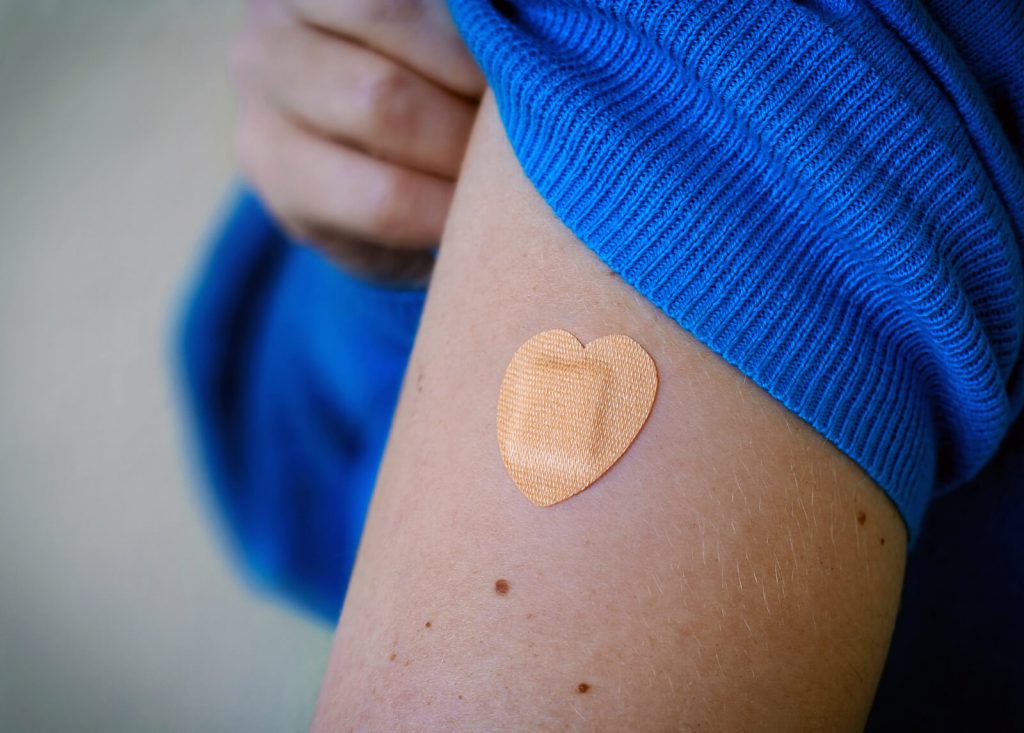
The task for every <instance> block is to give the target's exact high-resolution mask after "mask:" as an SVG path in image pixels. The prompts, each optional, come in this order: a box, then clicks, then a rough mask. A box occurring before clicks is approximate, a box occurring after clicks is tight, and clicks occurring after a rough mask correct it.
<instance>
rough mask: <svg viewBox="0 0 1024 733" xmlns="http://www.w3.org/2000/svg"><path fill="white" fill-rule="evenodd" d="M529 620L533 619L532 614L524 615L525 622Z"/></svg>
mask: <svg viewBox="0 0 1024 733" xmlns="http://www.w3.org/2000/svg"><path fill="white" fill-rule="evenodd" d="M531 618H533V614H532V613H528V614H526V620H527V621H529V620H530V619H531Z"/></svg>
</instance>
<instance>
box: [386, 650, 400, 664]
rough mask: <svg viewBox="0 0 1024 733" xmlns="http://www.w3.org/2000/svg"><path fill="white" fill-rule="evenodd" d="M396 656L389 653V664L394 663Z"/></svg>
mask: <svg viewBox="0 0 1024 733" xmlns="http://www.w3.org/2000/svg"><path fill="white" fill-rule="evenodd" d="M397 656H398V655H397V654H395V653H394V652H391V656H390V657H388V661H389V662H393V661H395V657H397Z"/></svg>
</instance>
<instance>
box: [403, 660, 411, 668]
mask: <svg viewBox="0 0 1024 733" xmlns="http://www.w3.org/2000/svg"><path fill="white" fill-rule="evenodd" d="M402 666H403V667H408V666H409V660H408V659H406V660H405V664H403V665H402Z"/></svg>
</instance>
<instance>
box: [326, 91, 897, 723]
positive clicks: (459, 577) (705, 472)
mask: <svg viewBox="0 0 1024 733" xmlns="http://www.w3.org/2000/svg"><path fill="white" fill-rule="evenodd" d="M548 328H565V329H567V330H569V331H571V332H573V333H574V334H576V335H577V336H579V337H580V338H581V339H582V340H583V341H584V342H589V341H590V340H592V339H594V338H597V337H599V336H603V335H606V334H611V333H624V334H627V335H629V336H631V337H632V338H634V339H635V340H637V341H638V342H640V343H641V344H642V345H643V346H644V347H645V348H646V349H647V351H648V352H649V353H650V354H651V355H652V356H653V357H654V360H655V362H656V363H657V366H658V371H659V375H660V384H661V386H660V390H659V394H658V397H657V400H656V401H655V405H654V409H653V412H652V414H651V417H650V419H649V421H648V423H647V425H646V426H645V428H644V429H643V430H642V431H641V433H640V436H639V438H638V439H637V440H636V442H635V443H634V444H633V446H632V447H631V448H630V449H629V450H628V451H627V453H626V454H625V456H624V457H623V458H622V459H621V460H620V461H619V463H617V464H616V465H615V466H614V467H613V468H612V469H611V471H609V472H608V473H607V474H606V475H605V476H604V477H603V478H601V479H600V480H599V481H598V482H597V483H596V484H595V485H594V486H592V487H591V488H590V489H588V490H586V491H585V492H583V493H582V494H580V495H578V496H576V497H573V498H572V499H569V500H568V501H565V502H563V503H561V504H558V505H555V506H553V507H550V508H546V509H539V508H536V507H534V506H533V505H531V504H530V503H529V502H528V501H527V500H526V499H525V498H524V497H523V496H522V495H521V494H520V493H519V492H518V491H517V490H516V488H515V487H514V485H513V484H512V482H511V480H510V479H509V478H508V476H507V475H506V473H505V471H504V469H503V467H502V463H501V458H500V455H499V453H498V448H497V444H496V439H495V409H496V400H497V394H498V387H499V384H500V380H501V377H502V374H503V372H504V369H505V366H506V365H507V363H508V361H509V359H510V358H511V356H512V354H513V353H514V352H515V350H516V348H517V347H518V346H519V345H520V344H522V343H523V342H524V341H526V340H527V339H528V338H529V337H531V336H533V335H534V334H536V333H538V332H540V331H542V330H545V329H548ZM905 541H906V540H905V530H904V526H903V524H902V522H901V520H900V518H899V516H898V514H897V512H896V510H895V508H894V507H893V506H892V504H891V503H890V501H889V500H888V499H887V498H886V497H885V496H884V495H883V493H882V492H881V491H880V490H879V489H878V487H877V486H875V485H874V484H873V483H872V482H871V481H870V480H869V479H868V478H867V477H866V475H865V474H864V473H863V472H862V471H861V470H860V469H859V468H858V467H857V466H856V465H855V464H854V463H853V462H852V461H850V460H848V459H847V458H846V457H844V456H843V455H842V454H841V453H840V452H839V451H838V450H837V449H835V448H834V447H833V446H832V445H831V444H829V443H828V442H826V441H825V440H824V439H823V438H822V437H820V436H819V435H818V434H817V433H816V432H814V431H813V430H812V429H810V428H809V427H808V426H807V425H806V424H804V423H803V422H802V421H800V420H799V419H797V418H795V417H794V416H793V415H791V414H790V413H789V412H787V411H786V410H785V409H784V408H783V407H782V406H781V405H780V404H779V403H777V402H776V401H775V400H773V399H772V398H771V397H769V396H768V395H767V394H766V393H764V392H763V391H761V390H760V389H759V388H758V387H757V386H755V385H754V384H752V383H751V382H750V381H749V380H747V379H746V378H745V377H744V376H743V375H742V374H740V373H739V372H737V371H736V370H735V369H733V368H732V367H731V366H729V365H727V364H726V363H725V362H724V361H722V360H721V359H720V358H718V357H717V356H716V355H715V354H713V353H712V352H710V351H709V350H708V349H706V348H705V347H703V346H702V345H701V344H700V343H699V342H697V341H695V340H694V339H693V338H692V337H690V336H689V335H688V334H687V333H686V332H685V331H683V330H682V329H681V328H679V327H678V326H677V325H676V324H675V323H673V322H672V321H670V320H669V319H668V318H667V317H665V316H664V315H662V314H661V313H660V312H659V311H657V310H656V309H655V308H654V307H653V306H652V305H651V304H650V303H649V302H648V301H646V300H645V299H643V298H642V297H640V296H639V295H638V294H637V293H636V292H635V291H633V290H632V289H631V288H630V287H628V286H627V285H625V284H624V283H623V282H622V281H621V280H620V279H619V278H618V277H616V276H614V275H613V274H612V273H611V272H610V271H609V270H608V269H607V268H606V267H605V266H603V265H602V264H601V263H600V262H599V261H598V260H597V258H596V257H595V256H594V255H593V254H592V253H590V252H589V251H588V250H587V249H586V248H585V247H584V246H582V245H581V244H580V243H579V242H578V241H576V240H575V238H574V237H573V236H572V234H571V233H569V232H568V231H567V230H566V229H565V228H564V227H563V226H562V225H561V224H560V223H559V222H558V221H557V220H556V219H555V218H554V217H553V215H552V214H551V212H550V210H549V209H548V208H547V207H546V205H545V204H544V202H543V201H542V200H541V199H540V198H539V197H538V195H537V194H536V192H535V191H534V190H533V188H532V186H531V185H530V184H529V182H528V181H527V180H526V179H525V178H524V176H523V174H522V172H521V170H520V168H519V166H518V164H517V162H516V161H515V158H514V156H513V154H512V152H511V150H510V148H509V146H508V143H507V141H506V139H505V137H504V132H503V130H502V128H501V126H500V124H499V122H498V119H497V113H496V109H495V107H494V104H493V101H492V99H491V98H490V97H489V96H488V97H487V98H485V103H484V105H483V106H482V109H481V113H480V116H479V118H478V121H477V125H476V128H475V129H474V133H473V138H472V140H471V143H470V148H469V151H468V152H467V156H466V161H465V166H464V169H463V173H462V176H461V178H460V180H459V184H458V187H457V191H456V197H455V202H454V204H453V208H452V212H451V215H450V218H449V221H448V224H447V228H446V231H445V236H444V244H443V247H442V254H441V256H440V258H439V260H438V263H437V267H436V270H435V275H434V280H433V284H432V288H431V294H430V297H429V299H428V303H427V307H426V310H425V312H424V318H423V321H422V324H421V330H420V333H419V336H418V338H417V342H416V346H415V348H414V351H413V356H412V360H411V362H410V365H409V369H408V371H407V375H406V380H405V386H404V388H403V392H402V396H401V399H400V404H399V408H398V412H397V414H396V417H395V422H394V427H393V430H392V434H391V437H390V439H389V444H388V448H387V452H386V455H385V459H384V462H383V465H382V468H381V472H380V474H379V477H378V482H377V487H376V490H375V497H374V500H373V503H372V506H371V510H370V514H369V517H368V520H367V525H366V529H365V532H364V535H363V540H362V545H361V548H360V554H359V558H358V560H357V564H356V568H355V571H354V575H353V578H352V583H351V586H350V589H349V593H348V596H347V599H346V603H345V607H344V611H343V614H342V617H341V621H340V624H339V627H338V631H337V636H336V639H335V644H334V648H333V651H332V656H331V661H330V665H329V668H328V670H327V673H326V677H325V679H324V684H323V689H322V692H321V697H320V702H319V706H318V709H317V714H316V719H315V721H314V724H313V729H314V730H318V731H326V730H347V729H349V728H352V729H355V730H362V729H367V730H555V729H559V730H561V729H565V728H569V729H575V730H596V729H600V730H637V731H645V730H679V729H687V730H689V729H694V730H754V729H756V730H798V729H822V730H857V729H860V728H861V727H862V726H863V723H864V721H865V719H866V716H867V712H868V709H869V706H870V703H871V699H872V696H873V693H874V689H875V685H876V684H877V680H878V676H879V674H880V672H881V668H882V663H883V661H884V658H885V653H886V648H887V645H888V641H889V637H890V634H891V630H892V626H893V622H894V618H895V614H896V609H897V605H898V599H899V590H900V584H901V581H902V573H903V566H904V557H905ZM499 579H501V580H504V581H506V583H507V587H505V585H502V587H501V588H498V587H496V582H497V581H498V580H499ZM499 590H503V591H504V592H498V591H499Z"/></svg>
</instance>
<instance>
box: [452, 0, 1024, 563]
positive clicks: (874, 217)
mask: <svg viewBox="0 0 1024 733" xmlns="http://www.w3.org/2000/svg"><path fill="white" fill-rule="evenodd" d="M450 7H451V9H452V13H453V16H454V18H455V21H456V23H457V25H458V26H459V28H460V31H461V33H462V34H463V37H464V38H465V40H466V42H467V44H468V46H469V48H470V51H471V52H472V53H473V55H474V56H475V58H476V59H477V61H478V63H479V64H480V66H481V68H482V69H483V71H484V73H485V75H486V76H487V79H488V81H489V83H490V85H491V87H492V88H493V90H494V93H495V97H496V100H497V102H498V107H499V110H500V113H501V117H502V121H503V123H504V125H505V129H506V132H507V134H508V137H509V140H510V142H511V144H512V147H513V149H514V150H515V153H516V155H517V157H518V159H519V161H520V163H521V165H522V167H523V169H524V171H525V173H526V175H527V176H528V177H529V178H530V180H531V181H532V182H533V184H534V185H535V186H536V188H537V190H538V191H539V192H540V194H541V195H542V196H543V197H544V199H545V200H546V201H547V202H548V204H549V205H550V206H551V208H552V210H553V211H554V212H555V214H556V215H557V216H558V217H559V218H560V219H561V221H562V222H564V223H565V224H566V226H568V227H569V229H570V230H572V231H573V233H574V234H576V236H577V237H579V239H580V240H582V242H583V243H584V244H586V245H587V246H588V247H589V248H591V249H592V250H593V251H594V252H595V253H596V254H597V255H598V256H599V257H600V258H601V259H602V260H603V261H604V262H605V263H607V264H608V265H609V266H610V267H611V268H612V269H613V270H614V271H615V272H617V273H618V274H619V275H620V276H621V277H622V278H623V279H624V280H625V281H626V282H628V283H630V284H631V285H632V286H633V287H635V288H636V289H637V290H638V291H639V292H640V293H642V294H643V295H644V296H645V297H647V298H648V299H649V300H650V301H651V302H652V303H654V304H655V305H656V306H658V307H659V308H660V309H662V310H663V311H664V312H665V313H666V314H668V315H669V316H670V317H671V318H673V319H674V320H675V321H676V322H678V323H679V324H680V326H682V327H683V328H685V329H686V330H687V331H689V332H691V333H692V334H693V335H694V336H695V337H696V338H697V339H699V340H700V341H701V342H703V343H704V344H706V345H707V346H708V347H709V348H711V349H712V350H714V351H715V352H716V353H718V354H719V355H720V356H721V357H723V358H724V359H726V360H727V361H728V362H729V363H731V364H733V365H734V366H736V367H737V368H738V369H740V370H741V371H742V372H743V373H744V374H746V375H747V376H749V377H750V378H751V379H752V380H753V381H754V382H756V383H757V384H758V385H760V386H761V387H762V388H764V389H765V390H767V391H768V392H769V393H770V394H771V395H773V396H774V397H775V398H776V399H778V400H779V401H781V402H782V403H783V404H784V405H785V406H786V407H787V408H788V409H790V410H791V411H792V412H794V413H795V414H796V415H798V416H799V417H801V418H802V419H804V420H805V421H807V422H808V423H809V424H810V425H812V426H813V427H814V428H815V429H816V430H817V431H819V432H820V433H821V434H822V435H824V436H825V437H826V438H827V439H828V440H830V441H831V442H832V443H833V444H835V445H836V446H837V447H838V448H839V449H840V450H842V451H843V452H844V453H845V454H846V455H848V456H849V457H850V458H851V459H853V460H854V461H856V462H857V463H858V464H859V465H860V466H861V467H862V468H863V469H864V471H865V472H866V473H867V474H868V475H869V476H870V477H871V478H872V479H873V480H874V481H875V482H876V483H877V484H878V485H879V486H880V487H881V488H882V489H883V490H884V491H885V492H886V494H887V495H888V496H889V497H890V498H891V499H892V500H893V502H894V503H895V505H896V507H897V508H898V509H899V511H900V513H901V515H902V517H903V519H904V521H905V523H906V525H907V528H908V531H909V534H910V538H911V542H912V543H913V540H914V539H915V538H916V536H917V533H918V531H919V529H920V525H921V520H922V518H923V515H924V513H925V510H926V508H927V506H928V503H929V501H930V499H931V498H932V497H933V496H935V495H936V494H937V493H940V492H944V491H948V490H951V489H954V488H956V487H958V486H960V485H962V484H963V483H965V482H966V481H968V480H969V479H970V478H972V477H973V476H975V475H976V474H977V473H978V471H979V470H980V469H981V468H982V467H983V466H984V465H985V463H986V461H987V460H988V459H989V458H990V457H991V456H992V454H993V453H994V452H995V450H996V448H997V447H998V445H999V442H1000V440H1001V439H1002V437H1003V436H1004V435H1005V433H1006V430H1007V428H1008V426H1009V424H1010V423H1011V421H1012V419H1013V418H1014V417H1015V416H1016V415H1017V414H1018V413H1019V412H1020V409H1021V405H1022V401H1024V381H1022V378H1021V371H1022V370H1021V368H1020V364H1021V343H1022V332H1024V273H1022V269H1021V253H1020V242H1021V241H1022V232H1024V173H1022V164H1021V161H1022V157H1024V155H1022V152H1021V150H1020V149H1019V145H1015V142H1014V141H1013V140H1012V139H1011V138H1010V137H1008V134H1007V130H1006V128H1005V126H1001V123H1000V121H999V120H998V119H997V118H996V115H995V113H994V112H993V109H992V108H991V105H989V104H988V103H987V102H986V98H985V97H984V95H983V94H982V92H981V90H980V89H979V87H978V84H977V83H976V81H975V80H974V79H973V78H972V76H971V74H970V73H969V72H968V70H967V68H966V66H965V65H964V63H963V62H962V61H961V60H960V58H959V57H958V56H957V55H956V52H955V50H954V48H953V47H952V44H951V42H950V41H949V39H948V38H947V37H946V36H944V35H943V33H942V32H941V28H939V27H938V26H937V25H936V24H935V23H934V22H933V20H932V19H931V18H930V17H929V16H928V14H927V13H926V12H924V10H923V9H922V7H921V6H920V4H919V3H916V2H912V1H911V0H905V1H896V0H894V1H892V2H873V3H854V2H844V1H842V0H834V1H831V2H818V3H814V2H804V3H799V4H797V3H791V2H781V1H777V0H759V1H758V2H678V1H676V0H648V1H646V2H639V1H636V0H633V1H628V2H618V1H616V0H576V1H575V2H569V3H549V2H541V1H540V0H451V2H450ZM1019 27H1020V25H1019V24H1018V25H1017V26H1016V27H1014V26H1013V24H1012V23H1011V24H1010V26H1009V28H1007V27H1005V26H1004V27H1003V28H1001V29H998V32H1000V33H1004V34H1005V33H1007V32H1010V33H1014V32H1017V31H1018V30H1019ZM993 30H994V32H995V31H996V29H993ZM1011 45H1012V44H1010V45H1007V47H1008V48H1009V47H1010V46H1011ZM1021 68H1022V69H1024V64H1022V65H1021ZM1019 73H1020V74H1021V75H1022V76H1024V71H1020V72H1019ZM1016 83H1019V84H1024V81H1022V80H1017V82H1016ZM1017 142H1018V143H1019V140H1017Z"/></svg>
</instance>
